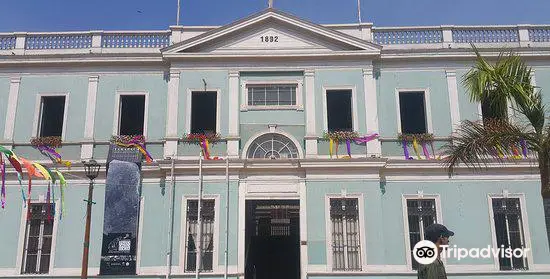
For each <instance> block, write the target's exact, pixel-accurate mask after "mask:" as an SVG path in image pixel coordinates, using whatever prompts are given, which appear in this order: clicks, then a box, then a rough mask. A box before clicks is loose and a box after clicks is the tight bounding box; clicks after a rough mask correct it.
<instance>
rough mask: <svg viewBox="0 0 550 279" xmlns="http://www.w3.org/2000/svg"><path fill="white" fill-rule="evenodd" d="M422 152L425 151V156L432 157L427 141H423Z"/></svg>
mask: <svg viewBox="0 0 550 279" xmlns="http://www.w3.org/2000/svg"><path fill="white" fill-rule="evenodd" d="M421 145H422V152H424V156H425V157H426V159H428V160H429V159H430V152H428V148H427V147H426V143H425V142H423V143H422V144H421Z"/></svg>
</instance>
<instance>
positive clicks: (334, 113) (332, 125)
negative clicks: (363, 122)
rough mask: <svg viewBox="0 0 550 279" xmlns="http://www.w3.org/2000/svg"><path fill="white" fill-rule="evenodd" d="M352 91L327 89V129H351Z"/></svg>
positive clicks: (332, 130) (331, 130)
mask: <svg viewBox="0 0 550 279" xmlns="http://www.w3.org/2000/svg"><path fill="white" fill-rule="evenodd" d="M351 98H352V91H351V90H349V89H348V90H327V122H328V123H327V124H328V131H329V132H334V131H352V130H353V120H352V116H351V115H352V114H351V110H352V102H351Z"/></svg>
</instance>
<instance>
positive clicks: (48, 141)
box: [31, 137, 62, 149]
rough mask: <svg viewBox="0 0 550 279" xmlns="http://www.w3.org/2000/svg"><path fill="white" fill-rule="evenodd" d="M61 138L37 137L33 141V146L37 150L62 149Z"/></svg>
mask: <svg viewBox="0 0 550 279" xmlns="http://www.w3.org/2000/svg"><path fill="white" fill-rule="evenodd" d="M61 143H62V142H61V137H36V138H32V139H31V145H32V146H33V147H35V148H37V147H39V146H46V147H50V148H54V149H55V148H58V147H61Z"/></svg>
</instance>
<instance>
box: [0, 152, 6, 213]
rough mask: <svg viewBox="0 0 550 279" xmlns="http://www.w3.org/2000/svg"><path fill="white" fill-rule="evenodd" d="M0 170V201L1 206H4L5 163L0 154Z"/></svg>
mask: <svg viewBox="0 0 550 279" xmlns="http://www.w3.org/2000/svg"><path fill="white" fill-rule="evenodd" d="M0 172H1V175H2V188H1V193H0V195H1V196H0V201H1V203H2V208H4V207H5V206H6V164H5V163H4V159H2V156H0Z"/></svg>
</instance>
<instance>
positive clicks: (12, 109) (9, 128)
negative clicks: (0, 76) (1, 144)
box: [4, 77, 21, 141]
mask: <svg viewBox="0 0 550 279" xmlns="http://www.w3.org/2000/svg"><path fill="white" fill-rule="evenodd" d="M20 85H21V77H14V78H11V80H10V93H9V96H8V109H7V112H6V123H5V129H4V140H6V141H12V140H13V131H14V128H15V114H16V112H17V99H18V97H19V87H20Z"/></svg>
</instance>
